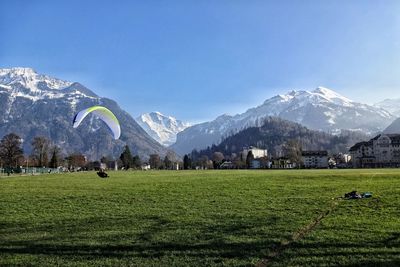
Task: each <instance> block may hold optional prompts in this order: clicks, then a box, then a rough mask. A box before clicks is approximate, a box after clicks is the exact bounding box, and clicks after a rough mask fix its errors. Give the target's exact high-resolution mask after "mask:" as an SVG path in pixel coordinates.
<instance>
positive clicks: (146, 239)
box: [0, 216, 280, 261]
mask: <svg viewBox="0 0 400 267" xmlns="http://www.w3.org/2000/svg"><path fill="white" fill-rule="evenodd" d="M138 221H139V222H143V223H145V225H142V226H141V227H140V229H139V231H136V232H131V231H130V230H129V227H130V224H131V223H136V224H137V222H138ZM89 222H90V224H89V225H88V223H89ZM277 222H278V219H277V218H276V217H271V218H270V220H267V221H266V220H264V221H262V222H258V221H251V222H250V221H249V220H247V221H246V220H243V218H242V220H240V219H238V218H235V217H232V218H228V219H226V220H225V221H224V222H218V221H217V222H214V223H210V222H207V223H205V222H204V223H202V222H198V223H194V222H191V223H181V224H180V225H175V223H174V222H173V221H170V220H168V219H165V218H163V217H160V216H143V217H141V218H136V220H132V219H127V218H125V219H124V218H114V220H111V219H108V220H107V221H104V218H97V219H96V218H90V219H85V220H82V221H77V220H75V221H67V222H64V223H63V224H60V225H58V226H54V225H53V226H48V225H47V226H46V225H42V226H29V225H12V226H11V225H8V226H9V227H7V225H5V224H2V225H1V226H2V229H1V230H0V235H1V234H2V233H7V235H6V236H7V238H3V237H1V236H0V255H1V254H3V255H5V254H8V255H13V254H14V255H15V254H20V255H23V254H25V255H47V256H59V257H63V258H66V259H68V258H69V257H78V258H82V259H102V258H121V259H123V258H131V259H133V258H159V257H163V256H173V257H192V258H197V259H199V260H201V259H202V258H214V259H215V260H221V258H222V259H237V260H244V261H251V259H253V258H256V257H258V256H260V255H261V254H262V251H264V250H265V249H268V247H275V246H277V245H278V243H276V242H274V241H272V240H271V239H272V238H273V239H274V240H279V238H280V236H279V235H278V234H277V233H273V234H271V236H266V235H265V234H264V233H262V232H260V236H257V237H254V236H252V235H251V233H254V229H257V228H261V227H265V225H271V227H274V225H275V224H277ZM105 225H107V226H109V227H104V226H105ZM180 226H181V227H183V226H184V228H179V227H180ZM7 228H8V229H7ZM104 228H106V229H104ZM118 229H128V230H121V231H119V230H118ZM191 229H194V230H195V232H197V234H191ZM88 230H91V231H92V233H93V234H92V235H91V234H90V232H88ZM102 230H104V233H102ZM108 230H113V231H114V232H111V233H112V234H110V233H109V232H108ZM136 230H137V229H136ZM46 232H47V234H46V235H44V234H41V233H46ZM182 232H186V235H187V236H186V235H185V234H183V236H180V234H181V233H182ZM188 233H190V234H188ZM24 236H26V238H24ZM160 236H162V238H160ZM232 237H233V239H232ZM236 238H237V239H236Z"/></svg>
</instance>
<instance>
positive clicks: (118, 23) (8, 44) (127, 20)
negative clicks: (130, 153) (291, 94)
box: [0, 0, 400, 122]
mask: <svg viewBox="0 0 400 267" xmlns="http://www.w3.org/2000/svg"><path fill="white" fill-rule="evenodd" d="M0 10H1V16H0V38H1V39H0V67H14V66H23V67H32V68H34V69H36V70H37V71H38V72H41V73H46V74H49V75H53V76H55V77H58V78H62V79H66V80H72V81H78V82H80V83H82V84H84V85H85V86H87V87H88V88H90V89H92V90H93V91H95V92H96V93H97V94H99V95H101V96H105V97H109V98H112V99H114V100H116V101H117V102H118V103H119V104H120V105H121V107H123V108H124V109H125V110H127V111H128V112H130V113H131V114H132V116H134V117H136V116H138V115H139V114H141V113H143V112H149V111H156V110H157V111H161V112H163V113H166V114H170V115H173V116H176V117H177V118H180V119H183V120H189V121H192V122H199V121H203V120H208V119H213V118H215V117H216V116H218V115H220V114H222V113H231V114H235V113H238V112H243V111H245V110H246V109H247V108H250V107H253V106H255V105H258V104H261V103H262V102H263V101H264V100H265V99H266V98H268V97H271V96H273V95H275V94H278V93H284V92H286V91H289V90H292V89H308V90H312V89H313V88H315V87H317V86H325V87H328V88H331V89H333V90H336V91H338V92H339V93H341V94H343V95H345V96H347V97H349V98H352V99H354V100H357V101H362V102H367V103H375V102H377V101H379V100H383V99H384V98H389V97H390V98H394V97H397V98H399V97H400V90H399V89H400V1H367V0H363V1H351V0H341V1H318V0H315V1H307V0H303V1H297V0H292V1H235V0H230V1H172V0H171V1H152V0H150V1H73V0H68V1H41V0H36V1H28V0H26V1H19V0H13V1H12V0H3V1H0Z"/></svg>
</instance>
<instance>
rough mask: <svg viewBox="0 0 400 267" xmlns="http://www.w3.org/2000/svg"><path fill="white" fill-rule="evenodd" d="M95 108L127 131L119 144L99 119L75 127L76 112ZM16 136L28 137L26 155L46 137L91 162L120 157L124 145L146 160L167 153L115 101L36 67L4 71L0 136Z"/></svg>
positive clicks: (0, 71) (1, 72)
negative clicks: (102, 108)
mask: <svg viewBox="0 0 400 267" xmlns="http://www.w3.org/2000/svg"><path fill="white" fill-rule="evenodd" d="M93 105H103V106H106V107H108V108H109V109H110V110H112V111H113V113H114V114H115V115H116V116H117V118H118V119H119V121H120V124H121V130H122V134H121V137H120V139H119V140H113V138H112V135H111V134H110V132H109V129H108V128H107V126H106V125H105V124H104V123H103V122H102V121H101V120H98V119H96V118H95V117H94V116H90V117H88V118H87V119H85V120H84V121H83V122H82V124H81V125H80V127H78V128H77V129H74V128H72V118H73V117H74V115H75V113H76V112H77V111H79V110H82V109H84V108H87V107H90V106H93ZM11 132H14V133H16V134H18V135H19V136H21V138H23V140H24V143H23V146H24V150H25V152H27V153H29V151H30V149H31V145H30V144H31V141H32V139H33V138H34V137H36V136H46V137H48V138H49V139H50V140H52V141H53V142H54V143H56V144H57V145H59V146H60V147H61V149H62V150H63V151H64V152H66V153H71V152H81V153H84V154H85V155H87V156H88V157H89V158H90V159H99V158H100V157H101V156H113V157H116V156H119V154H120V153H121V152H122V149H123V147H124V146H125V144H127V145H129V147H130V148H131V151H132V153H135V154H136V153H137V154H139V155H140V156H142V157H146V156H147V155H149V154H152V153H158V154H160V155H165V154H166V153H167V150H166V149H165V148H164V147H163V146H161V145H160V144H158V143H157V142H156V141H154V140H153V139H152V138H151V137H150V136H149V135H148V134H147V133H146V132H145V131H144V130H143V129H142V128H141V127H140V126H139V125H138V124H137V123H136V121H135V120H134V119H133V118H132V117H131V116H130V115H129V114H128V113H127V112H125V111H123V110H122V109H121V108H120V107H119V106H118V104H117V103H116V102H114V101H113V100H110V99H107V98H102V97H99V96H97V95H96V94H95V93H93V92H92V91H91V90H89V89H88V88H86V87H84V86H83V85H81V84H79V83H76V82H68V81H63V80H60V79H56V78H53V77H49V76H46V75H42V74H38V73H37V72H35V71H34V70H33V69H31V68H9V69H0V138H1V137H2V136H4V135H6V134H8V133H11Z"/></svg>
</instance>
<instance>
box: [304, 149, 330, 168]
mask: <svg viewBox="0 0 400 267" xmlns="http://www.w3.org/2000/svg"><path fill="white" fill-rule="evenodd" d="M301 157H302V161H303V166H304V168H328V152H327V151H326V150H323V151H303V152H301Z"/></svg>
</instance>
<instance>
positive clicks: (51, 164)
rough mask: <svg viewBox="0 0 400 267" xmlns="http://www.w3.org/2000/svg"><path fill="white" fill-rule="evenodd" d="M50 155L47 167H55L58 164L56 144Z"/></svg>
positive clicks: (58, 150)
mask: <svg viewBox="0 0 400 267" xmlns="http://www.w3.org/2000/svg"><path fill="white" fill-rule="evenodd" d="M52 151H53V152H52V155H51V159H50V162H49V167H50V168H57V167H58V165H59V161H60V160H59V153H60V149H59V148H58V147H57V146H54V147H53V149H52Z"/></svg>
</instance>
